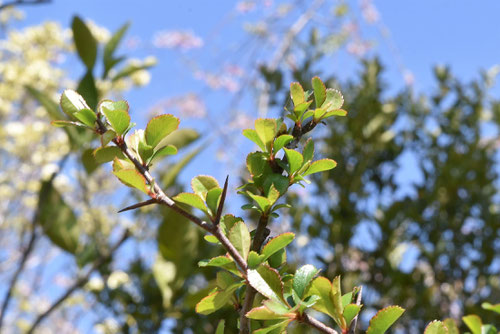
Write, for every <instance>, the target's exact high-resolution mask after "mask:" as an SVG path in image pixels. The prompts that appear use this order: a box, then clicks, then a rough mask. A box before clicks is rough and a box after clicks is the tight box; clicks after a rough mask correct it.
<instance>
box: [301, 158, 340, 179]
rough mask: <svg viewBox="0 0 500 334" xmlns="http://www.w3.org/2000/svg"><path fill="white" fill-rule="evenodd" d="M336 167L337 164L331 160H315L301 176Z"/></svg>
mask: <svg viewBox="0 0 500 334" xmlns="http://www.w3.org/2000/svg"><path fill="white" fill-rule="evenodd" d="M336 166H337V163H336V162H335V161H334V160H332V159H321V160H317V161H315V162H313V163H312V164H311V166H309V168H308V169H307V170H306V171H305V173H304V174H302V176H307V175H311V174H314V173H319V172H323V171H327V170H330V169H333V168H335V167H336Z"/></svg>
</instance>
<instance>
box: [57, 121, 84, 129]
mask: <svg viewBox="0 0 500 334" xmlns="http://www.w3.org/2000/svg"><path fill="white" fill-rule="evenodd" d="M50 124H52V125H53V126H55V127H57V128H62V127H65V126H76V127H85V125H83V124H81V123H78V122H72V121H61V120H56V121H52V122H50Z"/></svg>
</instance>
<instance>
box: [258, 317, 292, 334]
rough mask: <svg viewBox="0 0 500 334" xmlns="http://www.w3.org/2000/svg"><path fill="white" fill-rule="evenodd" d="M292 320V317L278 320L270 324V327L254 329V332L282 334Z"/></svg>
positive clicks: (259, 333)
mask: <svg viewBox="0 0 500 334" xmlns="http://www.w3.org/2000/svg"><path fill="white" fill-rule="evenodd" d="M291 321H292V319H287V320H283V321H282V322H278V323H277V324H274V325H269V326H268V327H264V328H260V329H257V330H256V331H253V333H252V334H281V333H285V329H286V328H287V326H288V324H289V323H290V322H291Z"/></svg>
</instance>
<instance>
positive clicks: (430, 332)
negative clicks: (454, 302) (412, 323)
mask: <svg viewBox="0 0 500 334" xmlns="http://www.w3.org/2000/svg"><path fill="white" fill-rule="evenodd" d="M424 334H448V329H447V328H446V326H445V325H444V324H443V323H442V322H441V321H437V320H434V321H432V322H431V323H429V324H428V325H427V327H425V331H424Z"/></svg>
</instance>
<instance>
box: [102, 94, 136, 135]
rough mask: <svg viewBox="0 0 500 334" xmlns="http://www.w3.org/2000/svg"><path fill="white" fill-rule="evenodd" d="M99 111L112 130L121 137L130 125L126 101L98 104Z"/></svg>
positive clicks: (106, 101) (107, 101)
mask: <svg viewBox="0 0 500 334" xmlns="http://www.w3.org/2000/svg"><path fill="white" fill-rule="evenodd" d="M99 110H100V111H101V112H102V113H103V114H104V116H106V119H107V120H108V122H109V124H110V125H111V127H112V128H113V130H114V131H115V132H116V133H117V134H119V135H122V134H123V133H124V132H125V131H126V130H127V129H128V126H129V124H130V115H129V113H128V110H129V107H128V103H127V102H126V101H117V102H113V101H109V100H105V101H102V102H101V103H100V104H99Z"/></svg>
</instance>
